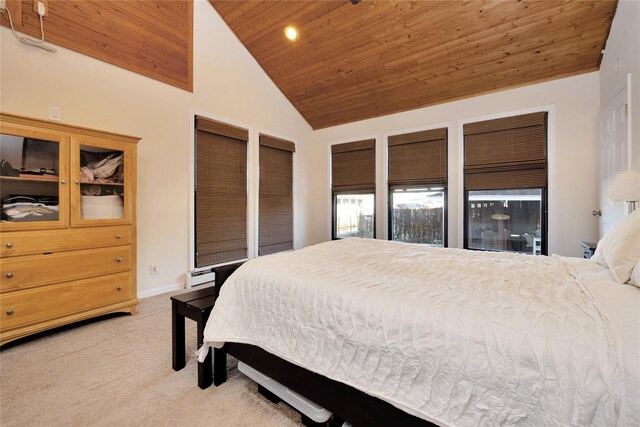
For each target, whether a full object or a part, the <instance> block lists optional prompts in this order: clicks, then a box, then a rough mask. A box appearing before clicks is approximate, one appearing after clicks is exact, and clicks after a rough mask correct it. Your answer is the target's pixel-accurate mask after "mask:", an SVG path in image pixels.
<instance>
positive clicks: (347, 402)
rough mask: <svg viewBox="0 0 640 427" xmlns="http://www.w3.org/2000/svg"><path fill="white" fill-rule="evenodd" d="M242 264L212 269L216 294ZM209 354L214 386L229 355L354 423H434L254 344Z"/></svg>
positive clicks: (235, 345) (222, 378) (224, 373)
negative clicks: (210, 355) (211, 362)
mask: <svg viewBox="0 0 640 427" xmlns="http://www.w3.org/2000/svg"><path fill="white" fill-rule="evenodd" d="M242 264H243V263H237V264H232V265H227V266H222V267H217V268H214V269H213V271H214V273H215V287H216V292H215V296H216V297H217V296H218V295H219V294H220V289H221V288H222V286H223V285H224V282H225V281H226V280H227V279H228V278H229V276H231V274H232V273H233V272H234V271H235V270H236V269H237V268H238V267H240V265H242ZM213 354H214V357H213V384H214V385H216V386H219V385H221V384H223V383H224V382H225V381H226V380H227V354H229V355H231V356H233V357H235V358H236V359H238V360H240V361H242V362H244V363H246V364H247V365H249V366H251V367H252V368H255V369H256V370H258V371H260V372H262V373H263V374H264V375H266V376H268V377H270V378H272V379H274V380H275V381H277V382H279V383H280V384H283V385H284V386H286V387H288V388H289V389H291V390H293V391H295V392H296V393H298V394H300V395H302V396H304V397H306V398H307V399H309V400H311V401H312V402H315V403H316V404H317V405H320V406H322V407H323V408H325V409H327V410H328V411H330V412H332V413H333V414H334V415H335V416H337V417H339V418H341V419H343V420H347V421H349V422H350V423H352V424H353V425H354V426H435V424H432V423H430V422H428V421H425V420H423V419H421V418H418V417H415V416H413V415H410V414H408V413H406V412H404V411H402V410H400V409H398V408H396V407H395V406H393V405H391V404H390V403H388V402H385V401H384V400H381V399H378V398H377V397H373V396H371V395H368V394H366V393H364V392H362V391H360V390H357V389H355V388H353V387H350V386H348V385H346V384H344V383H341V382H338V381H334V380H332V379H329V378H327V377H325V376H322V375H320V374H316V373H315V372H311V371H308V370H307V369H304V368H302V367H300V366H298V365H295V364H293V363H290V362H287V361H286V360H283V359H281V358H279V357H277V356H274V355H273V354H271V353H269V352H267V351H265V350H263V349H262V348H260V347H258V346H253V345H248V344H240V343H233V342H227V343H226V344H225V345H224V347H222V348H220V349H214V352H213Z"/></svg>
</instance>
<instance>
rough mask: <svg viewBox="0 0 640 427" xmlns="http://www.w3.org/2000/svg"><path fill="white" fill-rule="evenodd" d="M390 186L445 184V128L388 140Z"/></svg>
mask: <svg viewBox="0 0 640 427" xmlns="http://www.w3.org/2000/svg"><path fill="white" fill-rule="evenodd" d="M389 184H390V185H406V184H420V185H437V186H446V185H447V129H446V128H443V129H433V130H428V131H422V132H413V133H408V134H403V135H395V136H392V137H389Z"/></svg>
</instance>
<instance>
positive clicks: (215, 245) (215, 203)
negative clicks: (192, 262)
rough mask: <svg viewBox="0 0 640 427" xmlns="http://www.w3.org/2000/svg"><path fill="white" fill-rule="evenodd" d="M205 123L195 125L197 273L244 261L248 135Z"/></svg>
mask: <svg viewBox="0 0 640 427" xmlns="http://www.w3.org/2000/svg"><path fill="white" fill-rule="evenodd" d="M209 122H212V121H210V120H208V119H202V118H200V117H198V118H197V119H196V179H195V183H196V188H195V211H196V224H195V246H196V256H195V259H196V267H205V266H209V265H215V264H220V263H223V262H227V261H234V260H238V259H242V258H246V257H247V219H246V218H247V169H246V168H247V144H246V139H244V140H243V139H240V138H246V137H248V132H247V131H246V130H244V133H241V132H239V129H238V128H233V127H231V126H230V127H229V129H223V128H222V126H226V125H224V124H222V123H218V122H214V123H216V127H215V128H213V127H209V126H208V125H209ZM203 123H206V127H205V126H203ZM204 129H208V130H204ZM221 129H222V130H221ZM210 130H211V132H210ZM213 130H215V132H212V131H213ZM240 130H242V129H240ZM229 135H236V136H238V138H234V137H230V136H229Z"/></svg>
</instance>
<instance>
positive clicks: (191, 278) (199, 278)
mask: <svg viewBox="0 0 640 427" xmlns="http://www.w3.org/2000/svg"><path fill="white" fill-rule="evenodd" d="M185 276H186V278H187V289H188V288H193V287H194V286H198V285H202V284H203V283H207V282H213V280H214V279H215V278H216V275H215V273H214V272H213V269H211V268H209V269H205V270H198V271H187V272H186V273H185Z"/></svg>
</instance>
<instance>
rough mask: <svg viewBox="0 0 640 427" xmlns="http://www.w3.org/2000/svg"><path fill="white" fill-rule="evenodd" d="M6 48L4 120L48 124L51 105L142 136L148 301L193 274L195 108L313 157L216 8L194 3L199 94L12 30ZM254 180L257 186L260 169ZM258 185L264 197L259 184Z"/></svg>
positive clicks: (142, 264) (299, 228)
mask: <svg viewBox="0 0 640 427" xmlns="http://www.w3.org/2000/svg"><path fill="white" fill-rule="evenodd" d="M0 49H1V50H0V53H1V60H2V66H1V67H0V109H1V110H2V111H3V112H7V113H13V114H20V115H25V116H30V117H35V118H41V119H47V118H48V108H49V105H59V106H60V107H61V108H62V121H63V122H65V123H69V124H73V125H79V126H86V127H92V128H96V129H102V130H109V131H113V132H119V133H125V134H130V135H136V136H139V137H142V141H141V142H140V144H139V145H138V197H137V206H138V292H139V294H140V295H142V296H147V295H152V294H155V293H159V292H162V291H167V290H171V289H174V288H178V287H179V286H181V285H182V283H183V281H184V278H183V274H184V273H185V272H186V271H187V269H188V248H189V231H188V230H189V221H190V217H189V199H190V189H189V183H190V172H189V164H190V161H191V157H190V156H191V152H190V146H191V140H190V138H191V135H192V129H191V127H192V111H193V110H199V111H202V112H205V113H207V114H211V115H216V116H218V117H221V118H226V119H229V120H231V121H234V122H239V123H244V124H246V125H247V126H251V127H252V129H251V130H252V131H254V130H255V129H258V128H259V129H261V130H262V131H269V132H273V133H275V134H277V135H282V136H287V137H289V138H292V139H295V140H296V141H297V143H298V145H297V148H298V152H297V154H296V156H297V158H298V162H299V163H305V162H307V161H308V157H309V155H310V152H311V151H312V150H310V149H309V148H308V141H309V140H310V139H311V128H310V127H309V126H308V125H307V123H306V122H305V121H304V119H303V118H302V117H301V116H300V114H299V113H298V112H297V111H296V110H295V109H294V108H293V106H292V105H291V104H290V103H289V101H288V100H287V99H286V98H285V97H284V95H282V93H281V92H280V91H279V90H278V88H277V87H276V86H275V85H274V84H273V82H272V81H271V80H270V79H269V77H268V76H267V75H266V74H265V73H264V71H263V70H262V68H261V67H260V66H259V65H258V64H257V62H256V61H255V59H254V58H253V57H252V56H251V55H250V54H249V53H248V51H247V50H246V49H245V48H244V47H243V45H242V44H241V43H240V42H239V41H238V40H237V38H236V37H235V35H234V34H233V33H232V32H231V31H230V30H229V29H228V27H227V26H226V24H225V23H224V22H223V21H222V19H221V18H220V17H219V15H218V14H217V13H216V12H215V10H214V9H213V7H212V6H211V5H210V4H209V3H208V2H206V1H196V2H195V5H194V55H193V56H194V93H193V94H192V93H189V92H186V91H183V90H180V89H177V88H174V87H172V86H169V85H166V84H164V83H160V82H158V81H155V80H152V79H150V78H147V77H143V76H141V75H138V74H135V73H132V72H130V71H127V70H123V69H121V68H118V67H115V66H112V65H109V64H106V63H104V62H101V61H98V60H95V59H93V58H89V57H87V56H84V55H81V54H78V53H76V52H72V51H70V50H67V49H63V48H58V52H57V53H55V54H51V53H47V52H44V51H42V50H40V49H36V48H33V47H30V46H27V45H24V44H21V43H19V42H18V41H17V39H16V38H15V37H14V36H13V35H12V34H11V32H10V30H7V29H6V28H4V27H2V29H0ZM251 136H252V140H251V141H250V146H251V147H256V144H255V132H252V133H251ZM253 160H254V161H255V160H256V159H255V157H254V158H253ZM253 167H254V168H255V164H254V165H253ZM298 171H299V174H298V176H296V179H297V180H298V182H297V185H298V188H304V187H305V186H306V181H307V180H308V179H309V178H310V177H309V175H308V174H307V172H306V170H305V168H298ZM250 176H251V178H253V180H254V181H255V179H256V178H257V174H256V173H255V170H254V171H253V172H252V174H251V175H250ZM250 185H251V186H252V189H253V190H255V188H256V187H255V182H251V183H250ZM300 193H302V194H299V195H298V197H297V199H296V203H297V204H296V206H295V209H296V223H295V226H296V228H295V236H296V244H297V245H298V246H304V245H306V244H307V241H308V239H309V237H308V234H307V230H308V229H310V227H309V226H308V224H307V222H308V220H309V216H310V214H309V211H308V209H307V208H306V206H307V205H308V201H307V200H308V198H309V197H312V195H310V194H308V193H306V192H300ZM249 197H250V199H251V200H253V199H255V194H250V195H249ZM254 214H255V212H254ZM150 264H157V265H158V268H159V274H158V275H157V276H151V275H150V271H149V265H150Z"/></svg>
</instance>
